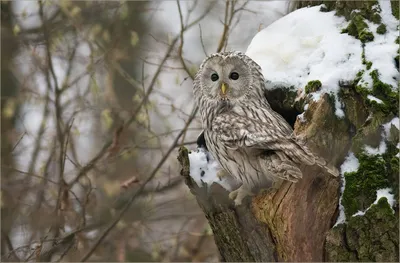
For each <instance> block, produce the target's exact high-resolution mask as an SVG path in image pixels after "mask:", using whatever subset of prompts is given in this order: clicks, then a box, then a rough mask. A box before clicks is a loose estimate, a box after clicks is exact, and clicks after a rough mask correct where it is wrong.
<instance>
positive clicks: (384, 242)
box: [346, 197, 399, 262]
mask: <svg viewBox="0 0 400 263" xmlns="http://www.w3.org/2000/svg"><path fill="white" fill-rule="evenodd" d="M398 231H399V228H398V219H397V217H396V215H395V214H394V213H393V210H392V209H391V207H390V205H389V204H388V202H387V199H386V198H385V197H383V198H381V199H379V200H378V203H377V204H374V205H372V206H371V208H370V209H368V211H366V213H365V215H364V216H356V217H352V218H350V219H349V222H348V224H347V226H346V241H347V242H346V243H347V244H348V247H349V249H350V250H352V251H356V252H357V257H358V260H359V261H377V262H382V261H389V262H398V260H399V254H398V245H399V236H398Z"/></svg>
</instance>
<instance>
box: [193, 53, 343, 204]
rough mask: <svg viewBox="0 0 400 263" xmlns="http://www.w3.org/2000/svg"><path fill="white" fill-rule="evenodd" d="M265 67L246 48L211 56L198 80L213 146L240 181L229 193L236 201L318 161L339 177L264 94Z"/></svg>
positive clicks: (200, 104) (207, 137)
mask: <svg viewBox="0 0 400 263" xmlns="http://www.w3.org/2000/svg"><path fill="white" fill-rule="evenodd" d="M264 90H265V80H264V77H263V74H262V73H261V67H260V66H259V65H258V64H257V63H256V62H255V61H253V60H252V59H251V58H249V57H248V56H246V55H245V54H243V53H241V52H223V53H216V54H213V55H210V56H209V57H207V58H206V59H205V60H204V61H203V63H202V64H201V66H200V69H199V71H198V72H197V74H196V76H195V79H194V82H193V94H194V98H195V101H196V103H197V106H198V107H199V111H200V114H201V119H202V124H203V129H204V139H205V143H206V145H207V148H208V150H209V151H210V152H211V154H212V155H213V156H214V158H215V159H216V160H218V162H219V164H220V165H221V167H222V168H223V169H224V172H225V173H227V174H229V175H228V176H232V177H233V178H234V179H235V180H237V181H239V182H240V183H241V186H240V187H239V188H237V189H236V190H234V191H232V192H231V193H230V194H229V197H230V198H231V199H233V200H234V203H235V205H240V204H241V203H242V200H243V198H244V197H246V196H248V195H250V196H251V195H254V194H255V193H257V192H258V191H259V190H261V189H270V188H271V187H276V186H278V185H279V184H280V183H281V182H282V181H283V180H287V181H291V182H297V181H298V180H299V179H300V178H301V177H302V172H301V170H300V169H299V166H300V165H318V166H320V167H322V168H325V169H326V170H327V171H328V172H329V173H331V174H332V175H334V176H337V175H338V171H337V169H336V168H333V169H331V168H328V167H327V166H326V162H325V160H322V159H321V158H318V157H317V156H315V155H314V154H313V153H312V152H311V151H310V150H309V149H308V148H307V146H306V145H305V143H304V142H303V140H300V139H298V138H296V136H295V135H294V134H293V130H292V127H291V126H290V125H289V124H288V123H287V122H286V121H285V119H284V118H283V117H282V116H281V115H279V114H278V113H277V112H275V111H274V110H272V109H271V107H270V105H269V103H268V101H267V99H266V98H265V96H264Z"/></svg>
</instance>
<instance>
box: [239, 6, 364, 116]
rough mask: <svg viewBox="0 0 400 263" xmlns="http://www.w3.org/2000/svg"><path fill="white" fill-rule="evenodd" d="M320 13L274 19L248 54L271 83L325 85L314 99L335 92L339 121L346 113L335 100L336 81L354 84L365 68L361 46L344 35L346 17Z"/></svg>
mask: <svg viewBox="0 0 400 263" xmlns="http://www.w3.org/2000/svg"><path fill="white" fill-rule="evenodd" d="M319 9H320V6H315V7H310V8H302V9H299V10H296V11H294V12H292V13H290V14H288V15H286V16H285V17H283V18H281V19H279V20H277V21H275V22H274V23H272V24H271V25H270V26H268V27H267V28H265V29H264V30H262V31H260V32H259V33H258V34H257V35H256V36H255V37H254V38H253V40H252V42H251V43H250V45H249V47H248V49H247V51H246V54H247V55H248V56H249V57H251V58H252V59H253V60H254V61H256V62H257V63H258V64H259V65H260V66H261V68H262V72H263V74H264V77H265V78H266V79H268V80H270V81H271V82H284V83H289V84H290V85H293V86H295V87H296V88H301V89H303V92H304V87H305V86H306V85H307V83H308V82H309V81H312V80H319V81H321V83H322V87H321V89H320V90H319V91H317V92H315V93H313V98H314V100H319V98H320V96H321V94H324V93H333V94H334V95H335V98H336V101H335V106H336V115H337V116H338V117H340V118H341V117H343V116H344V112H343V110H342V109H341V105H340V102H339V100H338V99H337V93H338V91H339V85H338V83H339V81H340V80H341V81H352V80H354V79H355V77H356V75H357V72H359V71H360V70H361V69H363V67H364V66H363V65H362V61H361V53H362V48H361V43H360V41H359V40H357V39H355V38H354V37H352V36H349V35H347V34H341V33H340V32H341V30H342V29H343V28H345V27H346V26H347V24H348V22H346V21H345V19H344V18H343V17H337V16H335V15H334V12H324V13H322V12H320V11H319ZM315 21H318V22H317V23H316V22H315Z"/></svg>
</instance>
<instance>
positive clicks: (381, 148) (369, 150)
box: [364, 140, 387, 155]
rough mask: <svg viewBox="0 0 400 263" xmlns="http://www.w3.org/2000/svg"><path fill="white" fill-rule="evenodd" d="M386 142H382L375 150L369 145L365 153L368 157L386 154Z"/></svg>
mask: <svg viewBox="0 0 400 263" xmlns="http://www.w3.org/2000/svg"><path fill="white" fill-rule="evenodd" d="M386 149H387V146H386V142H385V141H384V140H382V141H381V142H380V144H379V146H378V147H377V148H373V147H371V146H369V145H365V146H364V150H365V153H366V154H368V155H377V154H384V153H385V152H386Z"/></svg>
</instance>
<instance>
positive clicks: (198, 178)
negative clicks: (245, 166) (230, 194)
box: [189, 148, 236, 191]
mask: <svg viewBox="0 0 400 263" xmlns="http://www.w3.org/2000/svg"><path fill="white" fill-rule="evenodd" d="M207 159H208V160H207ZM189 162H190V176H191V177H192V178H193V180H194V181H195V182H196V183H197V185H198V186H199V187H203V183H205V184H207V185H208V186H211V185H212V184H213V183H217V184H219V185H221V186H222V187H223V188H225V189H226V190H228V191H232V190H234V189H235V186H236V183H235V182H234V181H233V180H232V177H230V176H229V177H228V176H224V177H222V178H221V179H220V178H219V177H218V176H217V173H218V172H219V171H220V170H221V169H222V168H221V167H220V165H219V163H218V162H217V161H216V160H215V159H214V157H213V156H212V155H211V153H209V152H207V151H206V150H205V149H203V148H198V149H197V151H192V152H191V153H189Z"/></svg>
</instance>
